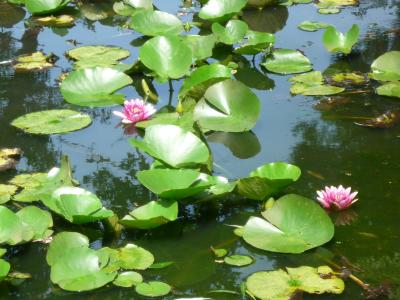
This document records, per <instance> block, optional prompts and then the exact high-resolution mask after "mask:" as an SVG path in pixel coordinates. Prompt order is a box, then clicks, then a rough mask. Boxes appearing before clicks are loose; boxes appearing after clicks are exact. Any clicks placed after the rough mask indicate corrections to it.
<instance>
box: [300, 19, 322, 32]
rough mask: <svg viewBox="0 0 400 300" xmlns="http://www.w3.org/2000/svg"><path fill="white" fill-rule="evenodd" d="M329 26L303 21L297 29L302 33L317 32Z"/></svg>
mask: <svg viewBox="0 0 400 300" xmlns="http://www.w3.org/2000/svg"><path fill="white" fill-rule="evenodd" d="M328 26H329V24H327V23H324V22H315V21H304V22H301V23H300V24H299V25H297V27H298V28H299V29H301V30H304V31H317V30H320V29H325V28H327V27H328Z"/></svg>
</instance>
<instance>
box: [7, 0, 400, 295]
mask: <svg viewBox="0 0 400 300" xmlns="http://www.w3.org/2000/svg"><path fill="white" fill-rule="evenodd" d="M97 3H98V5H100V4H101V5H102V6H104V7H105V8H107V7H108V8H110V7H111V6H110V5H108V4H107V2H106V1H98V2H97ZM155 5H156V6H157V7H158V8H159V9H160V10H165V11H168V12H172V13H177V12H178V11H180V10H181V9H180V8H179V1H175V0H158V1H157V0H156V1H155ZM22 16H23V15H21V18H22ZM25 17H26V18H27V17H28V15H26V16H25ZM183 18H184V19H186V17H183ZM243 19H244V20H246V21H247V22H248V23H249V25H250V27H251V28H252V29H254V30H258V31H268V32H275V33H276V38H277V43H276V47H284V48H292V49H300V50H302V51H304V53H305V54H306V55H307V56H308V57H309V58H310V60H311V61H312V62H313V65H314V69H315V70H321V71H324V70H325V69H326V68H328V67H330V66H333V65H335V66H339V67H340V68H342V69H343V70H347V71H361V72H368V71H369V68H370V67H369V66H370V64H371V62H372V61H373V60H374V59H375V58H377V57H378V56H379V55H381V54H383V53H385V52H387V51H390V50H400V32H399V31H393V30H392V31H390V29H396V28H397V29H398V28H400V2H399V1H396V0H392V1H391V0H386V1H385V0H375V1H367V0H361V1H360V5H359V6H358V7H350V8H346V9H344V10H343V11H342V12H341V13H340V14H337V15H321V14H318V13H317V10H316V8H315V7H314V5H313V4H308V5H297V6H293V7H290V8H286V7H279V8H273V9H272V8H269V9H265V10H264V11H257V10H253V11H245V12H244V15H243ZM305 20H314V21H323V22H326V23H331V24H334V25H335V26H336V27H337V28H338V29H339V30H340V31H346V30H347V29H348V28H349V27H350V26H351V25H352V24H353V23H357V24H358V25H359V26H360V28H361V36H360V41H359V43H358V44H357V46H356V47H355V50H354V51H353V54H352V55H350V56H349V57H341V56H339V55H333V54H330V53H328V52H327V51H326V50H325V49H324V47H323V45H322V42H321V39H322V31H319V32H314V33H309V32H304V31H300V30H298V29H297V28H296V26H297V24H299V23H300V22H302V21H305ZM13 23H15V24H13ZM123 23H124V19H123V18H121V17H118V16H110V17H109V18H107V19H105V20H101V21H97V22H93V21H89V20H87V19H84V18H82V19H80V20H78V22H77V25H76V26H75V27H73V28H71V29H54V30H52V29H49V28H45V29H44V30H43V31H37V30H32V29H27V28H25V26H24V21H22V20H20V21H19V22H18V19H16V20H11V21H8V22H6V21H5V20H1V19H0V61H5V60H10V59H13V58H15V57H16V56H18V55H21V54H28V53H31V52H33V51H36V50H41V49H42V50H43V51H44V52H46V53H49V52H53V53H54V54H56V55H57V56H59V57H60V59H59V60H58V61H57V64H56V67H55V68H52V69H51V70H49V71H45V72H35V73H15V72H14V71H13V70H12V69H11V68H10V67H9V66H7V65H0V147H20V148H22V149H23V150H24V153H25V155H24V158H23V159H22V160H21V163H20V165H19V166H18V169H17V171H16V172H8V173H5V174H4V173H3V174H1V175H0V183H2V182H5V181H6V180H8V179H10V178H12V177H13V176H14V175H15V174H17V173H25V172H46V171H48V170H49V169H50V168H52V167H53V166H55V165H58V164H59V160H60V157H61V154H67V155H69V157H70V159H71V161H72V164H73V169H74V176H75V178H76V179H78V180H79V181H80V182H81V183H82V186H83V187H84V188H87V189H89V190H91V191H93V192H94V193H96V194H97V195H98V196H99V197H100V198H101V199H102V200H103V203H104V205H105V206H106V207H107V208H109V209H112V210H113V211H115V212H116V213H117V214H118V215H119V216H120V217H122V216H124V215H126V214H127V213H128V212H129V211H131V210H132V209H133V208H134V207H135V206H136V205H137V204H142V203H146V202H147V201H149V200H150V199H154V198H155V196H154V195H152V194H151V193H150V192H149V191H148V190H147V189H146V188H144V187H143V186H141V185H140V184H139V183H138V181H137V180H136V179H135V173H136V171H138V170H141V169H147V168H148V167H149V165H150V163H151V159H150V158H149V157H147V156H146V155H144V154H143V153H141V152H138V151H137V150H135V149H133V148H132V147H131V146H130V145H129V144H128V142H127V135H125V134H124V131H123V128H121V127H117V125H118V122H119V120H118V119H117V118H116V117H114V116H113V115H112V110H113V109H115V108H98V109H83V110H84V111H86V112H87V113H89V114H90V115H91V116H92V118H93V124H92V125H91V126H90V127H88V128H86V129H84V130H81V131H77V132H74V133H70V134H67V135H54V136H50V137H48V136H44V137H42V136H33V135H28V134H24V133H22V132H21V131H19V130H16V129H14V128H13V127H11V126H10V125H9V124H10V122H11V121H12V120H13V119H14V118H16V117H18V116H21V115H23V114H26V113H29V112H35V111H39V110H45V109H51V108H73V109H78V110H82V108H80V107H74V106H72V105H70V104H68V103H66V102H65V101H64V100H63V97H62V96H61V94H60V91H59V87H58V84H57V81H56V79H57V77H58V76H59V75H60V74H61V73H62V72H65V71H68V70H70V69H71V63H70V62H69V61H68V60H67V59H66V58H65V56H64V53H65V52H66V51H67V50H69V49H71V48H74V46H73V45H71V44H69V43H67V42H66V40H69V39H76V40H77V41H78V42H81V43H83V45H117V46H121V47H123V48H126V49H129V50H130V51H131V57H130V58H128V59H127V60H126V62H132V61H133V60H134V59H136V58H137V57H138V48H137V46H138V45H140V44H139V41H137V40H136V41H135V39H137V38H138V37H139V36H140V35H139V34H137V33H134V32H133V31H131V30H127V29H122V28H121V27H120V26H119V25H122V24H123ZM2 26H3V27H2ZM251 59H252V58H251V57H247V60H248V62H244V63H243V65H242V69H241V70H240V71H239V73H238V75H237V79H239V80H242V81H243V82H245V83H246V84H247V85H249V86H250V87H252V88H253V90H254V91H255V92H256V93H257V95H258V97H259V98H260V101H261V103H262V113H261V117H260V119H259V121H258V123H257V124H256V126H255V128H254V129H253V133H254V135H253V134H248V135H241V134H237V135H232V136H230V137H229V138H230V139H232V141H233V142H232V144H231V145H230V148H229V147H228V146H227V145H224V144H222V143H218V141H219V140H221V139H222V138H227V136H218V135H216V134H214V135H213V136H210V137H209V140H210V142H211V146H212V151H213V155H214V161H215V166H214V167H215V171H216V173H218V174H221V175H224V176H227V177H229V178H230V179H235V178H238V177H241V176H245V175H247V174H248V173H249V172H250V171H251V170H253V169H255V168H256V167H258V166H259V165H261V164H264V163H267V162H273V161H286V162H290V163H293V164H296V165H298V166H299V167H300V168H301V169H302V171H303V176H302V177H301V180H300V181H299V182H297V183H296V184H295V185H293V186H292V187H291V188H290V190H291V191H293V192H296V193H298V194H302V195H304V196H307V197H310V198H315V191H316V190H317V189H321V188H322V187H323V186H325V185H338V184H343V185H348V186H352V187H353V188H354V189H356V190H358V191H359V198H360V200H359V202H358V203H357V204H356V205H355V206H354V208H352V209H351V210H349V211H346V212H343V213H341V214H333V215H332V218H333V219H334V220H335V222H336V223H337V224H338V226H336V233H335V237H334V239H333V240H332V241H331V242H330V243H328V244H327V245H326V248H327V249H329V250H331V251H332V252H334V253H336V254H338V255H339V256H345V257H347V259H348V260H350V261H351V262H352V263H354V264H357V265H358V266H360V267H361V268H362V269H363V270H364V271H363V272H361V273H359V276H360V278H363V279H366V280H367V281H368V282H372V283H379V281H380V280H384V279H391V280H392V281H393V282H397V283H398V284H400V218H399V216H400V126H396V127H394V128H391V129H383V130H380V129H368V128H364V127H358V126H356V125H354V124H353V120H352V119H350V118H345V117H351V116H364V117H370V116H378V115H380V114H382V113H385V112H386V111H388V110H391V109H392V110H393V109H399V105H400V102H399V100H395V99H394V98H386V97H380V96H378V95H376V94H374V93H373V92H370V93H369V92H365V93H360V94H347V95H343V97H346V101H345V102H346V104H343V105H339V106H337V107H334V108H333V109H331V110H330V111H327V112H321V111H320V110H316V109H315V108H314V107H313V106H314V105H315V104H316V103H317V102H318V101H319V100H321V99H323V97H304V96H291V95H290V92H289V83H288V82H287V79H288V78H289V76H280V75H274V74H266V73H265V70H261V69H260V68H259V62H260V59H261V57H257V59H256V61H255V63H253V62H252V61H251ZM154 84H155V87H156V90H157V92H158V93H159V95H160V102H159V104H158V106H157V107H158V108H160V107H163V106H165V105H167V104H168V103H169V101H172V105H176V99H177V91H178V90H179V87H180V85H181V82H179V81H174V82H173V84H174V90H175V91H174V92H173V93H172V94H170V92H169V87H168V84H161V85H160V84H156V83H155V82H154ZM122 92H123V93H125V94H126V96H127V97H128V98H131V97H137V96H138V93H137V92H136V90H135V89H134V88H133V87H132V86H130V87H128V88H125V89H124V90H122ZM258 210H259V208H258V207H257V204H255V203H252V202H238V201H229V200H226V201H223V202H220V203H210V204H205V205H202V206H196V207H186V208H185V209H184V211H182V213H181V216H182V217H181V219H180V220H179V221H177V222H174V223H172V224H168V225H166V226H164V227H162V228H159V229H156V230H153V231H151V232H146V231H143V232H135V231H133V232H132V231H130V232H124V233H123V235H122V237H121V238H120V239H114V238H113V237H112V236H105V237H103V235H102V232H101V231H100V229H101V228H100V227H99V226H97V225H89V226H83V227H80V226H71V225H69V224H67V223H65V222H63V221H62V220H59V219H57V220H56V223H57V226H56V227H55V228H56V230H58V231H61V230H71V231H72V230H76V231H80V232H82V233H84V234H86V235H88V236H89V237H90V238H91V241H93V244H92V245H93V246H94V247H96V248H98V247H101V246H105V245H107V246H111V247H115V246H123V245H125V244H126V243H127V242H131V243H136V244H138V245H141V246H143V247H145V248H147V249H148V250H150V251H151V252H153V253H154V255H155V257H156V260H157V261H175V262H176V263H175V264H174V265H173V266H171V267H169V268H167V269H164V270H157V271H146V272H145V273H144V277H145V278H147V279H159V280H162V281H165V282H167V283H169V284H171V285H172V286H173V287H174V290H175V292H176V295H177V296H182V297H183V296H188V297H195V296H197V297H200V296H203V297H206V296H207V297H211V298H215V299H240V298H241V297H240V296H239V295H232V294H208V292H209V291H211V290H217V289H225V290H236V291H239V290H240V289H239V285H240V283H241V282H243V281H244V280H245V279H246V277H247V276H248V275H249V274H251V273H253V272H255V271H259V270H274V269H277V268H283V267H286V266H289V267H297V266H301V265H306V264H309V265H314V266H317V265H320V264H323V262H322V261H320V260H318V259H317V258H316V257H315V255H314V251H308V252H306V253H305V254H302V255H284V254H277V253H269V252H265V251H258V250H256V249H254V248H252V247H250V246H248V245H246V244H245V243H244V242H243V241H241V240H240V239H239V238H237V237H236V236H235V235H234V234H233V233H232V228H230V227H227V226H226V224H240V225H243V224H244V223H245V221H246V220H247V218H248V217H249V216H250V215H254V214H257V213H258ZM346 223H348V224H347V225H345V224H346ZM340 224H342V225H340ZM343 224H344V225H343ZM315 226H318V224H315ZM210 245H214V246H217V247H225V248H227V249H228V250H229V251H230V252H231V253H236V254H245V255H251V256H253V257H254V258H255V259H256V263H255V264H253V265H250V266H248V267H243V268H235V267H231V266H227V265H223V264H217V263H215V262H214V259H213V257H212V255H211V253H210V252H209V247H210ZM46 249H47V246H44V245H38V244H29V245H26V246H21V247H17V248H16V251H15V253H14V255H12V257H11V259H10V262H11V265H12V268H13V269H15V270H19V271H22V272H29V273H31V274H32V275H33V279H32V280H28V281H26V282H25V283H24V284H22V285H21V286H19V287H11V286H10V285H6V284H1V285H0V299H110V300H111V299H142V298H141V297H140V296H138V295H137V294H136V293H135V291H134V289H123V288H117V287H105V288H102V289H99V290H96V291H93V292H89V293H82V294H71V293H68V292H64V291H62V290H60V289H59V288H58V287H56V286H54V285H52V284H51V282H50V279H49V267H48V266H47V264H46V261H45V254H46ZM307 297H308V296H307ZM307 297H305V298H306V299H308V298H307ZM174 298H175V296H171V295H170V296H168V297H165V299H174ZM316 298H317V297H315V299H316ZM310 299H314V297H312V296H310ZM318 299H321V300H323V299H325V300H327V299H348V300H350V299H351V300H353V299H362V297H361V289H360V288H359V287H358V286H357V285H355V284H354V283H352V282H350V281H346V290H345V292H344V293H343V294H342V295H340V296H335V295H322V296H318ZM396 299H400V288H399V292H398V293H397V296H396Z"/></svg>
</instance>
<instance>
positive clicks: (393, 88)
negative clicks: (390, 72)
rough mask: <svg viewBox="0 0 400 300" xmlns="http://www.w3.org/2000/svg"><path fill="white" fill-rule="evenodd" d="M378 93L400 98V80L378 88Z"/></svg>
mask: <svg viewBox="0 0 400 300" xmlns="http://www.w3.org/2000/svg"><path fill="white" fill-rule="evenodd" d="M376 92H377V94H378V95H381V96H388V97H396V98H400V82H399V81H397V82H389V83H386V84H384V85H381V86H380V87H378V88H377V89H376Z"/></svg>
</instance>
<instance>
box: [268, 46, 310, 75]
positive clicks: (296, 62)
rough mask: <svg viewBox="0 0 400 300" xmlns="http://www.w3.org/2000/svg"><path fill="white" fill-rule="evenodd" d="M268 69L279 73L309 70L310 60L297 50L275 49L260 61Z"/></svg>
mask: <svg viewBox="0 0 400 300" xmlns="http://www.w3.org/2000/svg"><path fill="white" fill-rule="evenodd" d="M261 65H262V66H263V67H265V68H266V69H267V70H268V71H270V72H274V73H279V74H293V73H303V72H307V71H310V70H311V69H312V65H311V62H310V60H309V59H308V58H307V57H306V56H305V55H304V54H302V53H301V52H300V51H298V50H291V49H275V50H274V51H273V52H272V54H271V55H269V56H267V58H266V59H265V61H264V62H263V63H261Z"/></svg>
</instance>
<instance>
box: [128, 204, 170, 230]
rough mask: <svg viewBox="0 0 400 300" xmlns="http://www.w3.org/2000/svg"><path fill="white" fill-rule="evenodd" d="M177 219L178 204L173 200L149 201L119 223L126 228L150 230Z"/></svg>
mask: <svg viewBox="0 0 400 300" xmlns="http://www.w3.org/2000/svg"><path fill="white" fill-rule="evenodd" d="M177 217H178V203H177V202H176V201H175V200H163V199H161V200H158V201H151V202H149V203H147V204H145V205H143V206H140V207H138V208H136V209H134V210H133V211H131V212H130V213H129V215H127V216H125V217H124V218H123V219H122V220H121V221H120V223H121V224H122V225H124V226H125V227H128V228H139V229H152V228H155V227H158V226H161V225H163V224H166V223H168V222H171V221H175V220H176V219H177Z"/></svg>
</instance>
